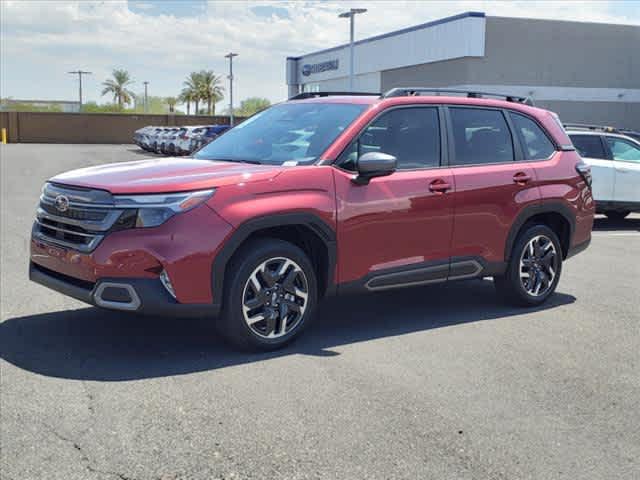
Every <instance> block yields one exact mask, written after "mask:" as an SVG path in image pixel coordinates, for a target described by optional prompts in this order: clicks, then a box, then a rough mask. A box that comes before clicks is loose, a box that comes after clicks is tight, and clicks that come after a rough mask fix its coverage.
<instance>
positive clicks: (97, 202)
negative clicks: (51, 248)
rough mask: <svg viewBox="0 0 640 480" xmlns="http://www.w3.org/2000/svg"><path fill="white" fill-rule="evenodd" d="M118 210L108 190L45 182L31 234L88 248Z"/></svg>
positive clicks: (71, 246)
mask: <svg viewBox="0 0 640 480" xmlns="http://www.w3.org/2000/svg"><path fill="white" fill-rule="evenodd" d="M121 214H122V210H121V209H116V208H114V204H113V198H112V197H111V194H110V193H109V192H105V191H104V190H90V189H79V188H71V187H64V186H61V185H53V184H47V185H45V188H44V190H43V192H42V196H41V197H40V205H39V207H38V211H37V215H36V222H35V225H34V229H33V235H34V237H35V238H37V239H39V240H43V241H45V242H50V243H54V244H57V245H61V246H63V247H67V248H72V249H75V250H78V251H80V252H91V251H92V250H94V249H95V248H96V247H97V246H98V244H99V243H100V242H101V241H102V239H103V238H104V236H105V235H106V233H107V232H108V231H109V230H110V229H111V228H112V227H113V225H114V223H115V222H116V221H117V220H118V218H119V217H120V215H121Z"/></svg>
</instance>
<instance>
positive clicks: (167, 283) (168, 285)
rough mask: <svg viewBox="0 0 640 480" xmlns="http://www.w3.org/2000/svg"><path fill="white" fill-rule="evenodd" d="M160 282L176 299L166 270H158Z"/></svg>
mask: <svg viewBox="0 0 640 480" xmlns="http://www.w3.org/2000/svg"><path fill="white" fill-rule="evenodd" d="M160 282H161V283H162V286H163V287H164V288H165V290H166V291H167V292H169V294H170V295H171V296H172V297H173V299H174V300H177V298H176V291H175V290H174V289H173V285H172V284H171V279H170V278H169V274H168V273H167V271H166V270H162V272H160Z"/></svg>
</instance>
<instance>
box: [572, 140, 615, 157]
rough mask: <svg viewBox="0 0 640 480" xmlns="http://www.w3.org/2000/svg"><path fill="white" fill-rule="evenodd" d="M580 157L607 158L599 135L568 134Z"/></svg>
mask: <svg viewBox="0 0 640 480" xmlns="http://www.w3.org/2000/svg"><path fill="white" fill-rule="evenodd" d="M569 138H571V142H572V143H573V146H574V147H576V150H577V151H578V153H579V154H580V156H581V157H586V158H607V155H606V154H605V153H604V147H603V146H602V140H600V135H569Z"/></svg>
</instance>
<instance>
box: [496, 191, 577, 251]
mask: <svg viewBox="0 0 640 480" xmlns="http://www.w3.org/2000/svg"><path fill="white" fill-rule="evenodd" d="M541 213H558V214H560V215H562V217H563V218H564V219H565V220H566V221H567V223H569V245H568V246H569V248H571V239H572V238H573V232H574V231H575V229H576V218H575V214H574V213H573V211H572V210H571V208H570V207H569V206H567V205H566V204H565V203H563V202H560V201H549V202H543V203H538V204H536V205H529V206H528V207H525V208H523V209H522V210H521V211H520V213H519V214H518V216H517V217H516V219H515V221H514V222H513V224H512V225H511V229H510V230H509V234H508V235H507V241H506V245H505V250H504V261H505V262H508V261H509V258H510V257H511V250H512V249H513V245H514V244H515V242H516V238H518V233H520V229H521V228H522V226H523V225H524V224H525V223H527V222H528V221H529V220H530V219H531V218H532V217H533V216H535V215H540V214H541Z"/></svg>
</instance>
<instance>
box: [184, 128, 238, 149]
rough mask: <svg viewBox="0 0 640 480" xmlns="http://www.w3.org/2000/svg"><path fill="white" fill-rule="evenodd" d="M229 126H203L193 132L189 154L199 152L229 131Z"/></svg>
mask: <svg viewBox="0 0 640 480" xmlns="http://www.w3.org/2000/svg"><path fill="white" fill-rule="evenodd" d="M230 128H231V127H230V126H229V125H204V126H201V127H200V128H198V129H196V130H194V131H193V135H192V139H191V146H190V148H191V153H193V152H195V151H197V150H199V149H200V148H202V147H203V146H205V145H206V144H208V143H209V142H211V141H212V140H214V139H216V138H218V137H219V136H220V135H222V134H223V133H224V132H226V131H227V130H229V129H230Z"/></svg>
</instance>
